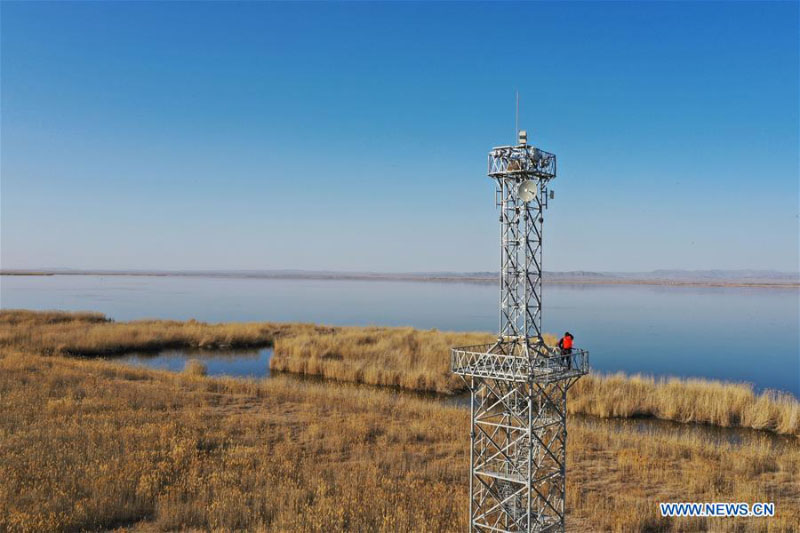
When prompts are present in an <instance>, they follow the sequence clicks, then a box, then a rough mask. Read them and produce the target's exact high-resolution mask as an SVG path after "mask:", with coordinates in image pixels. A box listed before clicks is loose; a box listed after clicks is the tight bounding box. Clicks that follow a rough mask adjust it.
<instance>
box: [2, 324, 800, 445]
mask: <svg viewBox="0 0 800 533" xmlns="http://www.w3.org/2000/svg"><path fill="white" fill-rule="evenodd" d="M492 340H493V336H492V335H490V334H488V333H453V332H441V331H437V330H415V329H411V328H378V327H366V328H358V327H346V328H343V327H324V326H314V325H309V324H278V323H249V324H237V323H231V324H205V323H202V322H195V321H188V322H177V321H167V320H146V321H134V322H124V323H118V322H112V321H109V320H107V319H106V318H105V317H104V316H103V315H99V314H95V313H62V312H43V313H37V312H31V311H0V348H8V349H12V348H13V349H16V350H21V351H25V352H30V353H37V354H43V355H59V354H60V355H76V354H81V355H106V354H115V353H122V352H126V351H147V350H159V349H165V348H194V347H205V348H211V347H217V348H223V347H231V348H237V347H248V346H267V345H274V348H275V354H274V356H273V357H272V360H271V362H270V368H271V369H272V370H274V371H284V372H293V373H298V374H305V375H311V376H319V377H324V378H326V379H329V380H338V381H345V382H353V383H365V384H371V385H381V386H392V387H401V388H405V389H409V390H417V391H431V392H439V393H446V394H450V393H454V392H459V391H462V390H464V384H463V382H462V381H461V379H459V378H458V377H457V376H454V375H453V374H452V373H450V370H449V350H450V347H451V346H464V345H471V344H481V343H488V342H491V341H492ZM546 340H547V341H548V342H551V343H554V342H555V338H554V337H552V336H546ZM568 405H569V410H570V412H571V413H576V414H590V415H595V416H600V417H647V416H650V417H656V418H660V419H665V420H674V421H677V422H698V423H708V424H714V425H718V426H723V427H746V428H753V429H763V430H768V431H774V432H777V433H781V434H787V435H800V402H798V400H797V399H796V398H794V397H792V396H790V395H779V394H775V393H771V392H765V393H762V394H756V393H755V392H754V391H753V388H752V387H751V386H750V385H746V384H734V383H721V382H716V381H708V380H680V379H654V378H651V377H643V376H625V375H622V374H616V375H611V376H603V375H596V374H595V375H592V374H590V375H588V376H586V377H584V378H582V379H580V380H579V381H578V382H577V384H576V385H575V386H573V388H572V389H571V390H570V401H569V404H568Z"/></svg>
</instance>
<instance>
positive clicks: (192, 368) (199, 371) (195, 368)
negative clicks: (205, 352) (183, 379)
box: [183, 359, 208, 376]
mask: <svg viewBox="0 0 800 533" xmlns="http://www.w3.org/2000/svg"><path fill="white" fill-rule="evenodd" d="M183 372H184V373H185V374H188V375H190V376H206V375H208V367H207V366H206V365H205V364H203V363H202V362H200V361H198V360H197V359H189V360H188V361H186V366H184V368H183Z"/></svg>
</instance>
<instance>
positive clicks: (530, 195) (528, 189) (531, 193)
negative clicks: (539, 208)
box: [517, 180, 539, 204]
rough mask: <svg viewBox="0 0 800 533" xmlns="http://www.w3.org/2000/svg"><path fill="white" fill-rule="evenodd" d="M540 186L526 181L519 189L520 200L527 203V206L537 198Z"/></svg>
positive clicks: (531, 181)
mask: <svg viewBox="0 0 800 533" xmlns="http://www.w3.org/2000/svg"><path fill="white" fill-rule="evenodd" d="M538 188H539V187H538V184H537V183H536V182H535V181H533V180H525V181H523V182H522V183H520V184H519V189H517V195H518V196H519V199H520V200H522V201H523V202H525V203H526V204H527V203H528V202H530V201H531V200H533V199H534V198H536V192H537V189H538Z"/></svg>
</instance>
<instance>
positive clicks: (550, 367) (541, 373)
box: [450, 344, 589, 383]
mask: <svg viewBox="0 0 800 533" xmlns="http://www.w3.org/2000/svg"><path fill="white" fill-rule="evenodd" d="M495 346H496V344H481V345H476V346H462V347H459V348H453V349H452V350H451V353H450V370H452V371H453V372H454V373H455V374H459V375H461V376H468V377H469V376H471V377H481V378H491V379H503V380H507V381H515V382H519V383H529V382H538V383H547V382H551V381H558V380H562V379H569V378H571V377H579V376H582V375H584V374H586V373H587V372H588V371H589V352H588V351H586V350H582V349H580V348H573V349H572V353H569V354H561V353H560V352H559V351H557V350H556V349H553V348H549V349H548V350H547V353H546V355H543V354H541V353H536V354H535V356H533V357H531V356H526V355H524V354H522V355H507V354H502V353H492V348H494V347H495Z"/></svg>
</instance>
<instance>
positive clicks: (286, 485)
mask: <svg viewBox="0 0 800 533" xmlns="http://www.w3.org/2000/svg"><path fill="white" fill-rule="evenodd" d="M0 353H1V354H2V355H0V413H3V415H2V416H0V479H2V480H3V482H2V483H0V509H2V510H3V512H2V513H0V531H2V530H9V531H76V530H99V529H107V528H115V527H122V526H124V527H127V528H130V529H133V530H137V529H157V530H164V531H166V530H186V529H203V530H248V531H290V530H291V531H457V530H462V528H463V525H464V521H465V519H466V508H467V507H466V498H467V494H466V490H467V465H468V457H467V455H468V453H467V444H468V413H467V412H465V410H463V409H458V408H453V407H446V406H444V405H441V404H440V403H438V402H434V401H425V400H420V399H413V398H409V397H407V396H402V395H396V394H392V393H391V392H384V391H381V390H377V389H363V388H360V389H359V388H354V387H349V386H344V385H332V384H329V383H328V384H325V383H305V384H298V383H296V382H293V381H287V380H281V379H280V378H278V379H272V380H267V381H264V382H246V381H238V380H229V379H210V378H204V377H198V376H189V375H185V374H183V373H177V374H170V373H167V372H161V371H154V370H146V369H140V368H133V367H126V366H123V365H118V364H114V363H112V362H106V361H101V360H92V359H74V358H65V357H60V356H49V357H44V356H41V355H35V354H30V353H23V352H19V351H17V350H11V349H8V348H4V349H3V350H2V351H1V352H0ZM568 465H569V484H568V494H567V498H568V507H569V509H570V513H569V517H568V526H569V529H570V530H573V531H588V530H591V531H641V530H649V531H700V530H713V531H775V532H778V531H783V532H789V531H793V530H794V528H795V527H796V525H797V524H798V523H800V486H798V484H797V479H798V475H800V448H799V447H797V446H793V445H787V446H782V447H778V448H773V447H772V446H771V445H770V442H769V439H766V438H765V439H764V440H763V441H757V442H753V443H749V444H747V445H746V446H742V447H733V446H730V445H721V446H720V445H714V444H711V443H710V442H706V441H704V440H702V439H699V438H678V437H674V436H670V435H668V434H667V435H662V436H653V437H646V438H643V437H642V435H641V434H639V433H635V432H629V431H620V432H615V431H612V430H610V429H606V428H603V427H600V428H597V427H592V425H591V424H587V423H584V422H577V423H576V422H573V423H571V424H570V441H569V447H568ZM659 501H746V502H758V501H772V502H775V504H776V510H777V516H776V517H775V518H772V519H716V520H688V519H662V518H660V517H658V516H657V502H659Z"/></svg>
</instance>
